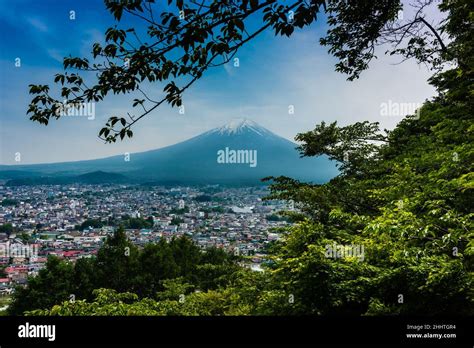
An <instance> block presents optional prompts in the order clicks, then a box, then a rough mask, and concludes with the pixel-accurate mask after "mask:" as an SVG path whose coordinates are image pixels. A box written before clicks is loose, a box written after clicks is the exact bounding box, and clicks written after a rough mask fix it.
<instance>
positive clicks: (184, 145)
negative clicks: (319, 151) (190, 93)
mask: <svg viewBox="0 0 474 348" xmlns="http://www.w3.org/2000/svg"><path fill="white" fill-rule="evenodd" d="M295 147H296V144H294V143H292V142H291V141H289V140H286V139H284V138H282V137H280V136H278V135H276V134H274V133H272V132H270V131H269V130H267V129H265V128H263V127H261V126H259V125H258V124H256V123H255V122H253V121H250V120H247V119H239V120H233V121H232V122H230V123H229V124H226V125H224V126H223V127H220V128H216V129H212V130H210V131H208V132H206V133H203V134H201V135H198V136H196V137H194V138H191V139H189V140H186V141H184V142H181V143H178V144H175V145H171V146H168V147H164V148H161V149H157V150H151V151H147V152H141V153H135V154H131V155H130V160H129V161H125V159H124V156H114V157H108V158H104V159H97V160H88V161H78V162H67V163H53V164H39V165H28V166H4V167H3V169H4V170H6V169H7V170H9V171H10V173H11V170H12V169H16V170H20V169H21V170H28V171H30V172H37V173H42V174H48V175H57V174H62V175H71V174H72V173H74V175H78V174H83V173H87V172H90V171H104V172H108V173H121V174H125V175H126V176H127V177H129V178H133V179H135V180H140V181H158V182H170V183H183V184H185V183H229V184H230V183H232V184H247V183H258V182H259V181H260V179H261V178H263V177H265V176H270V175H272V176H280V175H285V176H290V177H293V178H297V179H301V180H306V181H314V182H325V181H328V180H329V179H330V178H332V177H334V176H335V175H337V170H336V168H335V165H334V164H333V163H331V162H330V161H329V160H328V159H327V158H324V157H319V158H299V154H298V152H297V151H296V149H295ZM232 151H236V152H235V155H236V156H235V161H234V162H238V160H239V159H240V160H241V161H240V162H244V163H229V162H232V161H233V157H232ZM237 151H240V152H237ZM239 155H240V156H239ZM219 162H221V163H219ZM13 167H14V168H13ZM1 170H2V168H0V176H1Z"/></svg>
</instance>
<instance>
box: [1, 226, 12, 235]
mask: <svg viewBox="0 0 474 348" xmlns="http://www.w3.org/2000/svg"><path fill="white" fill-rule="evenodd" d="M13 231H14V228H13V225H12V224H10V223H8V224H4V225H0V233H6V234H8V235H10V234H11V233H12V232H13Z"/></svg>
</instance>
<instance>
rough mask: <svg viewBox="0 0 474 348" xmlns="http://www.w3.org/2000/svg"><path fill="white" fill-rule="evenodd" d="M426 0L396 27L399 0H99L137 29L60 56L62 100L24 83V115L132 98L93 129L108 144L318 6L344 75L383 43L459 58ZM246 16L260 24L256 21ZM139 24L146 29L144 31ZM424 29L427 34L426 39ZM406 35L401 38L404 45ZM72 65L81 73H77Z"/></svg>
mask: <svg viewBox="0 0 474 348" xmlns="http://www.w3.org/2000/svg"><path fill="white" fill-rule="evenodd" d="M431 3H434V0H419V2H418V11H417V12H416V15H415V17H414V18H413V19H412V20H411V22H409V23H407V24H404V25H403V26H401V25H396V24H394V23H396V21H397V15H398V12H399V11H400V10H401V8H402V5H401V2H400V0H381V1H371V0H363V1H355V0H354V1H337V0H336V1H334V0H312V1H305V0H294V1H291V2H289V3H287V2H285V1H281V0H251V1H248V0H244V1H240V2H234V1H220V0H213V1H210V2H206V1H186V2H185V1H183V0H174V1H173V0H170V1H168V5H169V8H165V7H164V6H163V7H158V6H157V5H156V4H155V1H154V0H146V1H145V0H132V1H112V0H105V6H106V8H107V10H108V11H110V12H111V14H113V16H114V17H115V19H116V20H117V21H119V22H120V21H122V20H124V21H125V20H126V19H125V18H128V16H134V17H138V18H140V19H141V20H142V24H143V28H142V27H140V28H138V27H135V28H128V29H120V28H118V27H117V26H114V27H111V28H108V29H107V31H106V33H105V39H106V45H105V46H102V45H101V44H100V43H95V44H94V45H93V48H92V56H93V61H90V60H89V59H88V58H80V57H72V56H69V57H65V58H64V62H63V65H64V69H65V70H66V71H65V73H63V74H61V73H58V74H56V75H55V78H54V82H55V83H56V84H58V85H60V86H61V93H60V94H61V95H60V97H59V98H54V97H52V96H51V95H50V87H49V86H48V85H30V94H32V95H34V97H33V98H32V100H31V103H30V106H29V108H28V111H27V112H28V114H31V117H30V119H31V120H33V121H36V122H39V123H41V124H45V125H47V124H48V123H49V122H50V120H51V119H59V118H60V117H61V116H62V115H64V114H66V113H67V112H68V111H69V110H70V109H74V108H75V107H76V106H80V105H81V104H82V103H86V102H99V101H101V100H103V99H104V98H105V97H106V96H107V95H108V94H110V93H113V94H128V93H132V94H133V95H136V96H137V98H135V99H134V102H133V105H132V107H133V108H138V110H139V111H137V112H136V113H130V112H128V113H127V115H121V116H111V117H110V118H109V120H108V122H107V123H106V125H105V126H104V127H103V128H102V129H101V130H100V132H99V137H100V138H101V139H102V140H104V141H105V142H115V141H116V140H117V139H120V140H123V139H124V138H125V137H132V136H133V131H132V127H133V126H134V125H135V124H136V123H137V122H138V121H139V120H140V119H142V118H143V117H145V116H147V115H149V114H151V113H152V112H153V111H154V110H156V109H157V108H158V107H159V106H161V105H162V104H164V103H168V104H170V105H171V106H173V107H180V106H181V105H182V96H183V93H184V92H185V91H186V90H187V89H188V88H190V87H191V86H192V85H193V84H194V83H195V82H196V81H197V80H199V79H200V78H202V77H203V76H204V74H205V73H206V72H207V71H208V70H209V69H211V68H213V67H217V66H221V65H223V64H226V63H227V62H229V61H231V60H232V59H233V58H234V56H235V55H236V53H237V52H238V50H239V49H240V48H241V47H242V46H243V45H245V44H247V43H248V42H249V41H251V40H252V39H254V38H255V37H256V36H257V35H259V34H261V33H262V32H264V31H265V30H273V31H274V32H275V35H281V36H283V35H285V36H288V37H290V36H291V35H292V34H293V32H294V30H295V29H297V28H303V27H305V26H309V25H311V24H312V23H313V22H314V21H315V20H316V19H317V17H318V14H321V13H323V14H325V15H326V16H327V18H328V24H329V30H328V32H327V34H326V36H325V37H323V38H322V39H321V40H320V43H321V44H322V45H324V46H327V47H329V52H330V53H331V54H333V55H334V56H335V57H336V58H338V59H339V62H338V63H337V64H336V70H337V71H340V72H343V73H346V74H348V76H349V77H348V78H349V79H350V80H353V79H356V78H358V77H359V75H360V73H361V72H362V71H363V70H365V69H367V67H368V64H369V62H370V61H371V60H372V59H373V58H374V57H375V53H374V52H375V47H376V46H377V45H380V44H384V43H387V42H390V43H392V44H393V50H392V51H391V53H393V54H402V55H403V56H404V57H405V58H416V59H418V60H420V61H428V60H431V61H439V60H440V59H441V58H444V59H446V58H447V57H449V58H450V59H454V58H458V56H457V55H456V53H457V52H456V50H453V52H448V50H449V49H450V48H451V47H452V46H450V47H449V48H448V47H446V45H445V44H444V42H443V38H442V37H441V36H440V34H439V32H440V30H439V29H440V28H436V27H434V26H433V25H432V24H430V23H429V22H428V21H427V20H426V19H425V15H424V11H423V10H424V9H425V7H426V6H427V5H428V4H431ZM444 3H447V4H449V1H445V2H443V4H444ZM445 6H449V5H445ZM157 7H158V9H157ZM251 21H253V22H255V21H256V22H257V23H259V25H258V26H257V28H254V27H255V25H252V24H251V23H250V22H251ZM422 29H426V30H425V31H422ZM141 31H146V35H145V36H142V37H140V36H139V33H140V32H141ZM427 33H430V34H431V36H433V39H430V40H428V39H426V38H427V35H428V34H427ZM404 39H406V41H407V42H406V45H405V46H403V47H400V46H401V45H403V44H405V40H404ZM437 66H438V67H439V66H440V64H437ZM70 70H74V71H78V72H82V76H81V75H80V74H79V73H78V72H70ZM91 80H92V81H94V82H92V84H91ZM144 82H151V83H163V84H165V83H166V84H165V86H164V88H163V92H164V96H158V97H157V96H149V95H148V93H147V92H146V91H145V90H144V89H143V87H142V84H143V83H144ZM64 100H65V101H64Z"/></svg>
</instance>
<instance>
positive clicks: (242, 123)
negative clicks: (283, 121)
mask: <svg viewBox="0 0 474 348" xmlns="http://www.w3.org/2000/svg"><path fill="white" fill-rule="evenodd" d="M246 131H251V132H254V133H257V134H258V135H268V134H271V132H270V131H268V130H267V129H265V128H263V127H262V126H260V125H258V124H257V123H255V122H254V121H252V120H249V119H246V118H236V119H233V120H231V121H230V122H229V123H227V124H225V125H223V126H222V127H219V128H216V129H214V130H213V132H217V133H219V134H226V135H234V134H241V133H244V132H246Z"/></svg>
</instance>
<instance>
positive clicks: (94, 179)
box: [6, 171, 130, 186]
mask: <svg viewBox="0 0 474 348" xmlns="http://www.w3.org/2000/svg"><path fill="white" fill-rule="evenodd" d="M126 182H130V179H128V178H127V177H126V176H124V175H122V174H117V173H106V172H102V171H96V172H92V173H86V174H82V175H76V176H35V177H30V178H19V179H12V180H8V181H7V183H6V185H7V186H22V185H64V184H72V183H81V184H90V185H93V184H119V183H126Z"/></svg>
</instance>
